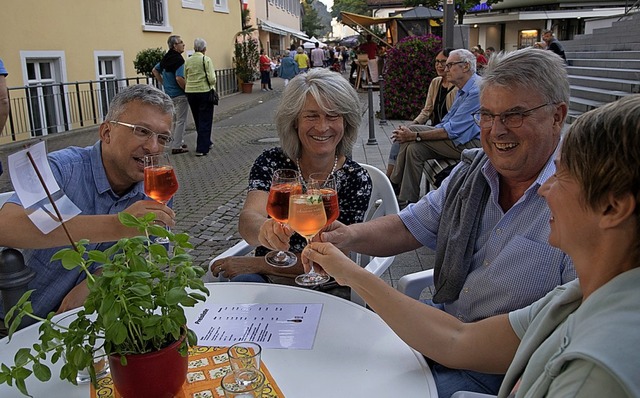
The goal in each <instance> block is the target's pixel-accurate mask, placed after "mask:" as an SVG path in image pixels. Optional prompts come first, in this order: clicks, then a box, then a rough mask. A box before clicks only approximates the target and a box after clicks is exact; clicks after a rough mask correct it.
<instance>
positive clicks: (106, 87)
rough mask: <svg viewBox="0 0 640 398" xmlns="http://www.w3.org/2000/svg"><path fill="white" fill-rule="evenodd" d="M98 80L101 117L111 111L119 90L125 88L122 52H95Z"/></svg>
mask: <svg viewBox="0 0 640 398" xmlns="http://www.w3.org/2000/svg"><path fill="white" fill-rule="evenodd" d="M94 57H95V60H96V78H97V80H98V82H99V83H98V95H97V97H98V107H99V109H100V116H102V118H104V116H105V115H106V114H107V112H108V111H109V103H111V100H112V99H113V97H114V96H115V95H116V94H117V92H118V88H119V87H123V86H124V85H125V82H124V81H123V80H120V79H124V77H125V76H124V72H123V71H124V61H123V60H124V54H123V53H122V52H121V51H112V52H110V51H95V52H94Z"/></svg>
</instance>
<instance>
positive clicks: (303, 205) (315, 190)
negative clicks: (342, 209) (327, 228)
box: [289, 181, 329, 286]
mask: <svg viewBox="0 0 640 398" xmlns="http://www.w3.org/2000/svg"><path fill="white" fill-rule="evenodd" d="M326 222H327V215H326V214H325V212H324V204H323V202H322V193H321V191H320V188H319V186H318V184H317V183H316V182H314V181H309V182H308V183H307V192H305V193H303V194H296V195H291V199H289V226H290V227H291V228H293V230H294V231H296V232H297V233H299V234H300V235H302V236H304V237H305V239H306V240H307V244H309V243H310V242H311V239H313V237H314V236H315V235H316V234H317V233H318V231H320V230H321V229H322V228H323V227H324V225H325V224H326ZM327 281H329V276H327V275H322V274H319V273H317V272H315V271H314V269H313V262H312V263H311V269H310V270H309V272H307V273H306V274H302V275H298V276H297V277H296V283H297V284H298V285H301V286H316V285H321V284H323V283H326V282H327Z"/></svg>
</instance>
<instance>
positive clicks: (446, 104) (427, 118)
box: [387, 48, 458, 177]
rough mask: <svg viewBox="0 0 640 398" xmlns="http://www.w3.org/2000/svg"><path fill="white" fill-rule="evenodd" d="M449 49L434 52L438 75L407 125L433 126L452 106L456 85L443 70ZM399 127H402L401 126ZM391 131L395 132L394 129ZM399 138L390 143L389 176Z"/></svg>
mask: <svg viewBox="0 0 640 398" xmlns="http://www.w3.org/2000/svg"><path fill="white" fill-rule="evenodd" d="M451 51H453V48H445V49H443V50H442V51H440V52H439V53H438V54H436V59H435V66H436V73H437V74H438V76H436V77H434V78H433V79H432V80H431V83H429V90H428V91H427V99H426V100H425V102H424V107H423V108H422V110H421V111H420V114H419V115H418V116H416V118H415V119H413V121H412V122H411V123H409V126H412V125H414V124H427V122H430V125H431V126H435V125H436V124H438V123H440V122H441V121H442V119H444V117H445V116H446V115H447V113H448V112H449V109H451V106H453V102H454V101H455V99H456V95H457V94H458V87H456V86H455V85H454V84H453V83H451V82H449V81H448V80H447V74H446V72H445V70H444V65H445V64H446V63H447V58H448V57H449V54H450V53H451ZM399 128H400V129H402V126H400V127H399ZM398 132H399V131H398ZM393 133H394V134H396V131H394V132H393ZM409 138H411V136H409ZM401 140H402V138H401V137H398V139H397V140H396V141H394V142H393V144H392V145H391V151H390V152H389V162H388V163H387V177H391V173H392V172H393V168H394V166H395V164H396V159H397V158H398V152H400V143H401Z"/></svg>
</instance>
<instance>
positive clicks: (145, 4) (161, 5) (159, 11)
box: [142, 0, 173, 32]
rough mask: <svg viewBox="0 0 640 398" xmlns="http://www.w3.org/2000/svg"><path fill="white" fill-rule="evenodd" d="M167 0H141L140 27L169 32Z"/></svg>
mask: <svg viewBox="0 0 640 398" xmlns="http://www.w3.org/2000/svg"><path fill="white" fill-rule="evenodd" d="M168 1H169V0H142V29H143V30H144V31H151V32H171V31H172V30H173V29H172V28H171V25H169V10H168Z"/></svg>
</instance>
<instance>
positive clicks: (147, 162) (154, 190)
mask: <svg viewBox="0 0 640 398" xmlns="http://www.w3.org/2000/svg"><path fill="white" fill-rule="evenodd" d="M177 191H178V179H177V178H176V172H175V170H174V169H173V166H172V165H171V162H170V161H169V156H168V155H167V154H166V153H164V152H163V153H154V154H151V155H146V156H145V157H144V193H145V194H147V196H148V197H150V198H151V199H153V200H155V201H156V202H160V203H162V204H164V205H166V204H167V202H169V200H170V199H171V198H172V197H173V195H174V194H175V193H176V192H177ZM165 228H166V229H167V231H168V230H169V227H168V226H167V227H165ZM156 243H169V239H167V238H163V237H158V238H156Z"/></svg>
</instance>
